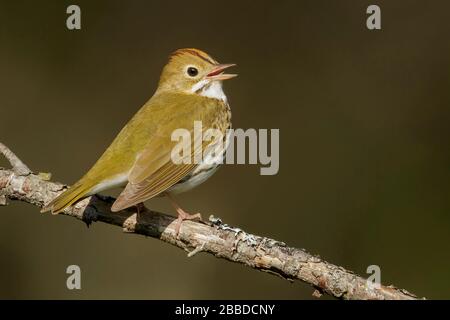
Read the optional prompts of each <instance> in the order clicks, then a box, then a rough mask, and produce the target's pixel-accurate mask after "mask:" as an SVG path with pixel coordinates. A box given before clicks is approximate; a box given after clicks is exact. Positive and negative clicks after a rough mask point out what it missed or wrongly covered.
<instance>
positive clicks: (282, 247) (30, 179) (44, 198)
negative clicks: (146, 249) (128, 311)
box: [0, 144, 417, 300]
mask: <svg viewBox="0 0 450 320" xmlns="http://www.w3.org/2000/svg"><path fill="white" fill-rule="evenodd" d="M0 147H1V148H0V152H1V153H3V154H6V155H7V158H8V159H9V160H10V162H11V165H12V166H13V168H12V169H11V170H9V169H1V168H0V205H6V202H7V200H8V199H9V200H20V201H25V202H27V203H30V204H32V205H35V206H37V207H43V205H44V204H45V203H48V202H49V201H50V200H51V199H53V198H54V197H56V196H57V195H58V194H59V193H61V192H62V191H63V190H64V189H65V188H66V186H65V185H63V184H61V183H56V182H51V181H49V176H48V175H46V174H34V173H31V172H30V170H29V169H28V168H27V167H26V166H25V164H23V162H22V161H20V160H19V159H18V158H17V157H16V156H15V155H14V154H13V153H12V152H11V151H10V150H9V149H8V148H6V147H5V146H4V145H3V144H0ZM114 200H115V199H114V198H111V197H105V196H101V195H96V196H92V197H89V198H86V199H84V200H82V201H80V202H78V203H76V204H75V205H74V206H72V207H70V208H68V209H66V210H65V211H64V214H65V215H67V216H71V217H74V218H77V219H79V220H82V221H84V222H85V223H87V224H90V223H92V222H96V221H101V222H104V223H108V224H112V225H116V226H119V227H121V228H122V229H123V231H125V232H131V233H137V234H141V235H145V236H149V237H153V238H157V239H160V240H162V241H165V242H168V243H170V244H172V245H174V246H177V247H179V248H181V249H183V250H186V251H188V252H189V253H188V256H189V257H190V256H193V255H195V254H197V253H199V252H205V253H209V254H212V255H214V256H215V257H217V258H223V259H226V260H229V261H233V262H237V263H241V264H244V265H246V266H248V267H251V268H254V269H256V270H260V271H265V272H269V273H272V274H275V275H278V276H281V277H283V278H285V279H288V280H290V281H293V280H300V281H303V282H306V283H308V284H310V285H312V286H313V287H314V288H315V289H316V290H315V291H314V294H313V295H314V296H320V295H321V294H322V293H326V294H329V295H331V296H333V297H336V298H340V299H376V300H382V299H401V300H404V299H408V300H410V299H417V297H416V296H415V295H413V294H411V293H409V292H407V291H406V290H403V289H397V288H395V287H393V286H384V285H375V284H373V283H372V282H368V281H367V280H366V279H364V278H362V277H360V276H358V275H356V274H354V273H353V272H351V271H348V270H346V269H344V268H342V267H340V266H336V265H333V264H331V263H328V262H326V261H324V260H322V259H321V258H319V257H317V256H313V255H311V254H309V253H308V252H306V251H305V250H303V249H297V248H293V247H289V246H287V245H286V244H285V243H283V242H280V241H276V240H273V239H269V238H266V237H261V236H257V235H253V234H249V233H247V232H245V231H243V230H241V229H239V228H233V227H230V226H228V225H226V224H223V223H222V222H221V221H220V219H216V218H214V217H210V219H209V222H207V223H201V222H194V221H185V222H183V224H182V226H181V229H180V233H179V235H178V237H177V235H176V233H175V223H174V221H175V218H174V217H173V216H170V215H167V214H164V213H160V212H155V211H149V212H141V213H139V214H138V213H137V212H136V208H130V209H127V210H123V211H120V212H117V213H113V212H111V211H110V207H111V205H112V203H113V202H114Z"/></svg>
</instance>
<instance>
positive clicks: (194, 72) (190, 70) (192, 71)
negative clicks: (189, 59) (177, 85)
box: [187, 67, 198, 77]
mask: <svg viewBox="0 0 450 320" xmlns="http://www.w3.org/2000/svg"><path fill="white" fill-rule="evenodd" d="M187 73H188V75H189V76H191V77H195V76H196V75H198V69H197V68H194V67H189V68H188V69H187Z"/></svg>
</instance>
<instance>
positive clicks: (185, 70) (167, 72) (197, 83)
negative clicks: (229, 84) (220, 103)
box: [158, 49, 237, 99]
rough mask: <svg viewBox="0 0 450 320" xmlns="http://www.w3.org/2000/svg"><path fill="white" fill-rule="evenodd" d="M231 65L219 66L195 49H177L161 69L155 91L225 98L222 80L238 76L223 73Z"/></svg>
mask: <svg viewBox="0 0 450 320" xmlns="http://www.w3.org/2000/svg"><path fill="white" fill-rule="evenodd" d="M232 66H234V64H220V63H218V62H217V61H216V60H214V59H213V58H211V57H210V56H209V55H208V54H206V53H205V52H203V51H201V50H198V49H179V50H177V51H175V52H174V53H172V55H171V56H170V58H169V62H168V63H167V64H166V66H165V67H164V69H163V71H162V73H161V78H160V80H159V86H158V91H165V90H171V91H178V92H183V93H192V94H200V95H204V96H207V97H211V98H217V99H224V94H223V91H222V81H223V80H227V79H231V78H234V77H236V76H237V75H236V74H226V73H224V70H225V69H227V68H229V67H232ZM222 95H223V97H222Z"/></svg>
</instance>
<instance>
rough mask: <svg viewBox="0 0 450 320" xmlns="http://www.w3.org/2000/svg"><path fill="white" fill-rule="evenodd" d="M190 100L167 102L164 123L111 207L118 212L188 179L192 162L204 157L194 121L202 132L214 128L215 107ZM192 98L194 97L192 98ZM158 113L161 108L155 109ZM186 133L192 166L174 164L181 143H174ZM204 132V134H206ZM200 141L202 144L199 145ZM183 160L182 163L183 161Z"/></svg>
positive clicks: (203, 146)
mask: <svg viewBox="0 0 450 320" xmlns="http://www.w3.org/2000/svg"><path fill="white" fill-rule="evenodd" d="M190 98H191V96H186V97H182V96H179V97H178V98H177V99H172V100H170V99H169V101H165V103H166V104H167V105H166V106H165V107H164V109H161V110H163V112H164V113H165V115H166V116H163V117H161V116H160V117H158V118H159V119H162V121H161V123H160V124H159V125H158V128H157V130H156V132H155V133H154V134H153V136H152V137H151V138H150V141H149V142H148V144H147V146H146V147H145V149H144V150H143V151H142V152H141V154H140V155H139V156H138V158H137V160H136V162H135V164H134V166H133V168H132V169H131V172H130V174H129V178H128V184H127V186H126V187H125V189H124V190H123V191H122V193H121V194H120V195H119V197H118V198H117V200H116V201H115V202H114V204H113V206H112V207H111V210H112V211H119V210H122V209H125V208H128V207H130V206H133V205H136V204H138V203H140V202H143V201H145V200H148V199H150V198H153V197H155V196H156V195H158V194H160V193H162V192H164V191H165V190H167V189H168V188H170V187H171V186H173V185H174V184H176V183H177V182H178V181H180V180H181V179H183V177H185V176H186V175H188V174H189V173H190V172H191V171H192V170H193V169H194V168H195V167H196V166H197V165H198V164H196V163H194V161H193V159H197V157H199V156H200V157H201V156H202V150H204V149H205V148H206V147H207V144H208V143H205V142H202V141H201V139H202V134H201V135H199V134H194V121H202V129H203V132H204V131H205V130H207V129H208V128H209V127H210V125H211V124H212V122H211V121H212V120H213V118H214V112H216V110H215V108H214V107H210V106H209V105H208V106H202V105H201V104H202V103H207V101H203V99H190ZM192 98H193V97H192ZM154 111H155V112H159V111H158V108H155V109H154ZM180 128H183V129H186V130H187V131H189V133H190V137H191V142H190V151H191V152H190V153H187V154H184V156H185V158H184V159H187V160H189V163H185V162H184V161H182V163H181V164H180V163H178V164H177V163H174V161H172V156H171V154H172V150H174V148H175V147H176V145H177V144H179V141H172V139H171V136H172V133H173V131H174V130H176V129H180ZM203 132H202V133H203ZM199 139H200V141H199ZM184 159H183V160H184Z"/></svg>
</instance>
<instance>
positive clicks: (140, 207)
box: [136, 202, 150, 215]
mask: <svg viewBox="0 0 450 320" xmlns="http://www.w3.org/2000/svg"><path fill="white" fill-rule="evenodd" d="M136 210H137V214H138V215H139V214H141V213H145V212H149V211H150V210H148V209H147V207H146V206H145V205H144V203H143V202H140V203H138V204H137V205H136Z"/></svg>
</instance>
